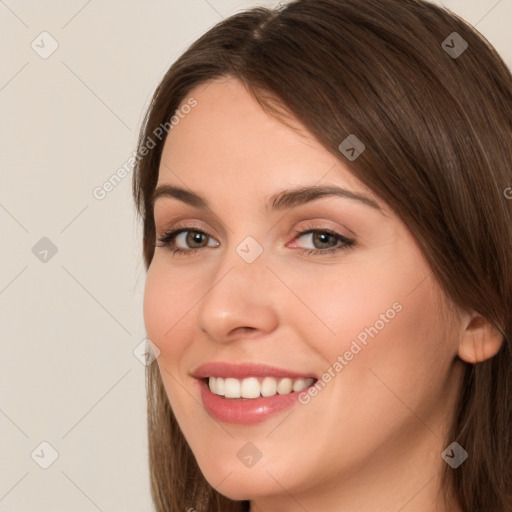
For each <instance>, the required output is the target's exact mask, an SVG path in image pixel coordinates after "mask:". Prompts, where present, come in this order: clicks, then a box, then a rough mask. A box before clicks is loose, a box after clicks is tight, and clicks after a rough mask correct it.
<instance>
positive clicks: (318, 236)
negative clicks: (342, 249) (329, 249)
mask: <svg viewBox="0 0 512 512" xmlns="http://www.w3.org/2000/svg"><path fill="white" fill-rule="evenodd" d="M332 239H333V240H334V242H336V239H335V237H334V236H333V235H331V234H329V233H315V234H314V235H313V241H314V242H318V243H319V244H320V245H321V247H320V249H325V245H327V246H329V240H332ZM322 244H323V245H322Z"/></svg>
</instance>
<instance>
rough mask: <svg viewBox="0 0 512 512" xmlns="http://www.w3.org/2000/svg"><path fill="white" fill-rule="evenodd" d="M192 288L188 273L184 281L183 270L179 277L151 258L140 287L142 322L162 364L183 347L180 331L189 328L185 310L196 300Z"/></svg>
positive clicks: (189, 310)
mask: <svg viewBox="0 0 512 512" xmlns="http://www.w3.org/2000/svg"><path fill="white" fill-rule="evenodd" d="M193 290H194V283H193V279H192V280H191V279H190V276H189V278H188V279H187V280H186V282H184V279H183V273H181V277H180V273H179V272H177V271H176V270H173V269H170V268H169V266H168V265H165V264H163V263H162V262H160V261H159V260H158V259H155V260H153V262H152V264H151V266H150V267H149V270H148V273H147V277H146V285H145V289H144V304H143V312H144V324H145V328H146V333H147V335H148V338H149V339H150V340H151V341H152V342H153V343H155V344H156V345H157V346H158V348H159V349H160V352H161V353H160V357H159V358H158V360H159V363H161V362H164V363H166V366H167V363H168V362H169V361H176V359H175V356H176V355H177V354H179V353H180V352H181V351H182V350H183V349H184V347H183V341H184V340H185V339H187V337H186V336H184V335H183V332H185V331H186V330H187V328H189V323H190V318H191V316H192V315H190V314H189V313H190V312H191V310H192V308H193V307H194V304H195V302H196V301H197V299H195V295H194V292H193ZM194 299H195V300H194Z"/></svg>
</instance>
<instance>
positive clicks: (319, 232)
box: [293, 228, 355, 254]
mask: <svg viewBox="0 0 512 512" xmlns="http://www.w3.org/2000/svg"><path fill="white" fill-rule="evenodd" d="M301 238H302V239H305V240H307V241H308V242H309V244H310V245H312V246H313V247H312V248H305V247H302V248H301V247H299V250H300V251H301V252H302V253H303V254H332V253H335V252H338V251H342V250H344V249H348V248H349V247H352V246H353V245H354V243H355V242H354V240H351V239H349V238H347V237H345V236H343V235H341V234H340V233H337V232H335V231H332V230H330V229H319V228H315V229H308V230H307V231H300V232H298V233H297V235H296V238H295V239H296V240H299V239H301ZM293 246H296V243H295V242H294V243H293Z"/></svg>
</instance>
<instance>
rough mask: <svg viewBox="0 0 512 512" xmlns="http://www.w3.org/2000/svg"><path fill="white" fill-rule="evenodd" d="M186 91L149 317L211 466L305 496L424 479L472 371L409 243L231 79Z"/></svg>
mask: <svg viewBox="0 0 512 512" xmlns="http://www.w3.org/2000/svg"><path fill="white" fill-rule="evenodd" d="M189 96H191V97H193V98H195V99H196V101H197V105H196V106H195V107H194V108H192V109H187V110H190V112H189V113H188V114H187V115H186V116H184V118H183V119H181V120H180V123H179V124H177V125H176V126H175V127H174V128H173V129H172V130H171V131H170V133H169V135H168V137H167V140H166V142H165V146H164V151H163V155H162V159H161V165H160V169H159V179H158V185H157V190H159V191H160V192H161V193H159V194H158V197H157V198H156V200H155V207H154V217H155V224H156V232H157V239H158V240H156V243H157V244H158V246H157V247H156V249H155V254H154V258H153V260H152V262H151V265H150V267H149V270H148V275H147V281H146V288H145V297H144V318H145V325H146V330H147V334H148V337H149V339H150V340H151V341H152V342H153V343H154V344H155V345H156V346H157V347H158V348H159V350H160V355H159V357H158V359H157V362H158V367H159V370H160V372H161V375H162V379H163V382H164V385H165V389H166V392H167V394H168V397H169V400H170V403H171V406H172V408H173V411H174V413H175V416H176V418H177V420H178V423H179V425H180V427H181V429H182V431H183V434H184V435H185V437H186V440H187V442H188V443H189V445H190V447H191V449H192V451H193V453H194V455H195V457H196V459H197V462H198V464H199V466H200V468H201V470H202V472H203V474H204V475H205V477H206V479H207V480H208V481H209V482H210V483H211V484H212V485H213V486H215V487H217V489H218V490H219V491H220V492H221V493H222V494H225V495H226V496H228V497H230V498H232V499H260V500H264V499H266V498H270V497H273V498H274V499H277V497H278V496H279V495H280V494H282V495H284V494H285V491H284V490H283V489H286V492H287V493H289V494H291V495H293V496H296V497H299V496H303V497H304V500H305V501H304V502H306V500H307V496H308V495H312V494H314V493H315V492H319V490H322V492H324V491H325V492H328V490H329V489H341V486H340V482H349V481H351V482H352V483H351V486H352V487H351V489H352V490H354V489H355V487H356V485H357V486H359V485H362V483H363V482H364V481H368V482H372V480H373V482H372V485H373V489H375V488H376V486H377V485H379V484H378V482H379V480H376V478H377V476H378V475H382V472H383V471H385V472H387V474H389V475H390V474H392V473H393V471H395V470H396V471H400V472H401V473H402V478H403V469H404V466H405V465H406V464H407V467H408V469H407V471H408V475H409V476H408V477H417V479H418V482H420V481H421V482H423V483H424V482H425V478H424V475H423V473H422V471H423V470H424V468H425V467H427V466H429V464H431V465H432V467H434V466H435V467H436V468H437V465H436V464H438V461H440V460H441V459H440V453H441V451H442V450H443V449H444V446H442V441H440V439H441V435H442V433H443V432H444V429H445V427H446V425H447V424H448V421H449V420H450V419H451V416H450V413H451V407H452V405H453V399H454V397H455V396H456V392H457V389H456V386H455V385H454V383H455V382H456V379H457V378H458V377H460V374H459V375H456V374H455V373H454V372H453V371H452V370H453V364H454V363H453V362H454V359H455V356H456V354H457V339H456V336H454V335H453V333H454V332H456V331H455V330H453V329H454V325H452V323H450V322H447V314H446V312H444V313H443V312H442V311H441V308H442V305H443V300H444V297H443V294H442V293H441V290H440V288H439V286H438V285H437V284H436V281H435V280H434V278H433V276H432V275H431V270H430V268H429V266H428V264H427V263H426V261H425V259H424V257H423V255H422V253H421V252H420V250H419V248H418V245H417V243H416V242H415V240H414V238H413V237H412V235H411V234H410V232H409V231H408V229H407V228H406V226H405V225H404V224H403V223H402V222H401V220H400V219H399V218H398V217H397V216H396V215H395V214H393V212H392V211H390V209H389V208H388V207H387V205H386V204H384V203H383V202H382V201H380V200H379V198H378V197H377V196H376V195H374V194H373V193H372V192H371V191H370V190H368V189H367V188H366V187H365V186H364V185H363V184H362V183H361V182H360V181H359V180H358V179H357V178H356V177H355V176H353V175H352V174H351V173H350V172H349V170H348V169H347V167H346V166H345V164H344V162H345V160H344V156H343V155H341V153H340V156H339V158H336V157H334V156H333V155H332V154H331V153H329V152H328V151H327V150H326V149H325V148H323V147H322V146H321V145H320V144H319V143H318V142H317V141H316V140H315V139H314V138H313V136H312V135H310V134H309V133H308V132H307V131H306V129H305V128H304V127H303V126H301V125H300V124H299V123H298V121H295V123H296V124H295V126H296V127H297V128H298V129H299V130H301V131H300V132H297V131H295V130H292V129H291V128H289V127H287V126H285V125H284V124H282V123H280V122H279V121H278V120H276V119H275V118H273V117H271V116H269V115H268V114H266V113H265V112H264V111H263V110H262V109H261V107H260V106H259V104H258V103H257V101H256V100H255V99H253V97H252V96H251V95H250V94H249V93H248V92H247V91H246V90H245V89H244V88H243V86H242V85H241V84H240V83H239V82H238V81H236V80H235V79H233V78H223V79H219V80H216V81H213V82H210V83H208V84H203V85H201V86H200V87H198V88H196V89H194V90H193V91H191V93H190V95H189ZM340 142H341V141H340ZM165 187H166V188H165ZM310 188H311V189H312V191H310V193H304V192H302V193H300V190H302V191H303V190H305V189H310ZM179 189H182V190H181V191H180V190H179ZM297 191H299V192H297ZM315 191H316V192H315ZM159 240H160V241H159ZM210 386H211V389H210ZM240 394H242V396H240ZM440 443H441V444H440ZM414 460H418V461H421V463H420V462H419V463H418V465H415V464H412V463H411V462H412V461H414ZM390 461H392V464H390ZM406 461H408V462H406ZM441 462H442V460H441ZM393 468H395V469H393ZM420 468H423V469H420ZM397 474H398V473H397ZM354 475H358V480H357V484H356V482H355V479H354ZM430 476H431V475H430V474H429V477H430ZM422 478H423V479H422ZM351 479H352V480H351ZM421 485H423V484H421ZM418 488H419V487H418ZM415 492H416V491H415ZM288 499H289V498H288Z"/></svg>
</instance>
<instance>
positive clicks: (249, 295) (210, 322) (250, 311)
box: [198, 237, 277, 341]
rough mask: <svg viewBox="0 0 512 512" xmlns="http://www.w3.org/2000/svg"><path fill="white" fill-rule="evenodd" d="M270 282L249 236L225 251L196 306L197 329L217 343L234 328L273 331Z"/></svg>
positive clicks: (256, 245)
mask: <svg viewBox="0 0 512 512" xmlns="http://www.w3.org/2000/svg"><path fill="white" fill-rule="evenodd" d="M270 279H271V273H270V272H269V270H268V269H267V268H266V257H265V253H264V250H263V247H262V245H261V244H259V243H258V242H257V241H256V240H255V239H254V238H253V237H246V238H245V239H243V240H242V242H240V243H239V244H238V245H236V246H233V247H230V248H229V249H227V250H226V252H225V253H224V254H223V255H222V256H221V257H220V258H219V264H218V266H217V268H216V272H215V275H214V277H213V279H212V281H211V284H210V287H209V289H208V291H207V293H206V294H205V295H204V297H203V299H202V300H201V302H200V304H199V306H198V325H199V327H200V329H201V330H203V331H204V332H206V333H208V334H209V336H210V337H211V338H213V339H215V340H217V341H223V340H228V339H229V338H230V335H231V334H232V333H233V332H234V331H235V330H236V329H238V328H245V330H246V329H247V328H248V329H251V330H259V331H265V332H269V331H271V330H272V329H274V328H275V326H276V323H277V312H276V310H275V307H274V304H273V303H272V300H271V293H270V288H269V286H271V283H270V281H269V280H270Z"/></svg>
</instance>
